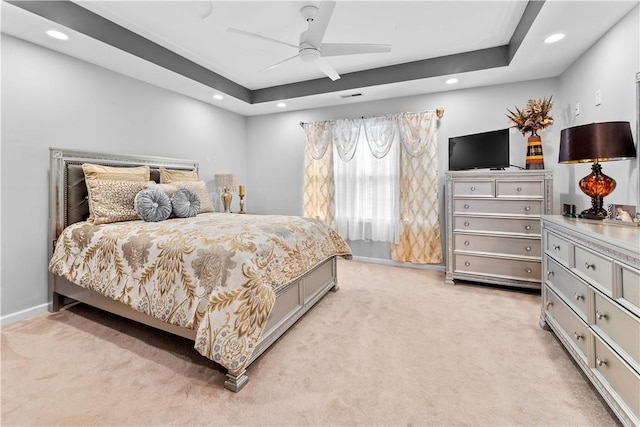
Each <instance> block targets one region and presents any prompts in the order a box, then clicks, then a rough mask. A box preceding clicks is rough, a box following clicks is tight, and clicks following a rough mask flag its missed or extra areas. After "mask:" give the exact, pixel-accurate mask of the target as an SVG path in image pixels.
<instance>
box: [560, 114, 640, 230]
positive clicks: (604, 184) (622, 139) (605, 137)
mask: <svg viewBox="0 0 640 427" xmlns="http://www.w3.org/2000/svg"><path fill="white" fill-rule="evenodd" d="M633 157H636V148H635V146H634V144H633V137H632V136H631V126H630V124H629V122H603V123H591V124H588V125H582V126H575V127H570V128H567V129H563V130H562V132H560V154H559V156H558V162H559V163H587V162H593V165H592V166H591V173H590V174H589V175H587V176H585V177H584V178H582V179H581V180H580V182H579V185H580V189H581V190H582V192H583V193H584V194H586V195H587V196H589V197H591V208H590V209H586V210H584V211H582V213H581V214H580V217H581V218H587V219H599V220H602V219H604V218H605V217H606V216H607V211H606V210H605V209H604V208H603V207H602V205H603V199H604V197H606V196H608V195H609V194H611V193H612V192H613V190H614V189H615V188H616V181H615V180H614V179H613V178H611V177H609V176H607V175H605V174H603V173H602V166H601V165H600V163H602V162H609V161H611V160H626V159H630V158H633Z"/></svg>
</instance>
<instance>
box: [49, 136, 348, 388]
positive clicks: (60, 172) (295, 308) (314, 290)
mask: <svg viewBox="0 0 640 427" xmlns="http://www.w3.org/2000/svg"><path fill="white" fill-rule="evenodd" d="M83 163H94V164H102V165H108V166H140V165H147V166H149V167H150V168H151V179H152V180H154V181H156V182H157V181H159V176H160V175H159V169H160V167H161V166H164V167H166V168H169V169H182V170H196V171H197V170H198V163H197V162H195V161H192V160H183V159H172V158H164V157H152V156H132V155H114V154H104V153H95V152H88V151H77V150H66V149H59V148H51V149H50V193H49V205H50V211H49V236H50V241H49V252H48V253H49V259H51V257H52V256H53V249H54V248H55V242H56V239H57V238H58V236H59V235H60V233H61V232H62V230H64V228H65V227H67V226H68V225H70V224H73V223H74V222H78V221H82V220H84V219H86V217H88V213H89V206H88V199H87V189H86V185H85V182H84V173H83V172H82V167H81V165H82V164H83ZM329 290H332V291H337V290H338V282H337V276H336V257H335V256H334V257H331V258H330V259H328V260H326V261H325V262H324V263H322V264H320V265H319V266H317V267H315V268H314V269H312V270H310V271H309V272H307V273H306V274H305V275H304V276H302V277H301V278H299V279H297V280H295V281H293V282H291V283H289V284H287V285H285V286H282V287H280V288H279V289H278V290H277V291H276V302H275V306H274V307H273V310H272V312H271V315H270V317H269V319H268V321H267V325H266V327H265V330H264V333H263V334H262V336H261V338H260V340H259V341H258V344H257V346H256V349H255V351H254V352H253V354H252V355H251V358H250V359H249V363H248V364H247V367H248V366H250V364H251V363H252V362H253V361H254V360H256V359H257V358H258V357H259V356H260V355H261V354H262V353H264V352H265V351H266V350H267V349H268V348H269V346H271V345H272V344H273V343H274V342H275V341H276V340H277V339H278V338H279V337H280V336H282V335H283V334H284V333H285V332H286V331H287V330H288V329H289V328H290V327H291V326H292V325H293V324H294V323H295V322H296V321H297V320H298V319H299V318H300V317H302V316H303V315H304V314H305V313H306V312H307V311H308V310H309V309H310V308H311V307H312V306H313V305H314V304H316V303H317V302H318V301H319V300H320V298H322V297H323V296H324V295H325V294H326V293H327V292H328V291H329ZM70 300H71V301H70ZM75 302H82V303H85V304H88V305H90V306H93V307H97V308H100V309H102V310H105V311H107V312H110V313H114V314H117V315H120V316H123V317H126V318H128V319H131V320H134V321H136V322H139V323H143V324H146V325H148V326H152V327H154V328H157V329H160V330H163V331H165V332H169V333H172V334H175V335H179V336H181V337H184V338H187V339H190V340H192V341H195V337H196V331H195V330H194V329H188V328H184V327H179V326H175V325H171V324H168V323H164V322H163V321H161V320H158V319H155V318H153V317H150V316H148V315H146V314H143V313H141V312H139V311H136V310H134V309H132V308H130V307H128V306H126V305H124V304H122V303H120V302H117V301H114V300H111V299H109V298H107V297H105V296H103V295H101V294H99V293H97V292H95V291H93V290H90V289H85V288H82V287H80V286H78V285H75V284H74V283H71V282H70V281H68V280H66V279H64V278H62V277H59V276H56V275H54V274H52V273H49V311H51V312H55V311H59V310H60V309H61V308H63V307H64V306H65V305H68V304H72V303H75ZM194 351H195V350H194ZM203 357H204V356H203ZM248 380H249V377H248V375H247V372H246V369H245V370H243V371H242V372H240V373H237V374H232V373H231V372H227V380H226V381H225V383H224V386H225V388H227V389H229V390H231V391H234V392H238V391H240V390H241V389H242V388H243V387H244V386H245V385H246V383H247V381H248Z"/></svg>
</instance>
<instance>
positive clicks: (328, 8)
mask: <svg viewBox="0 0 640 427" xmlns="http://www.w3.org/2000/svg"><path fill="white" fill-rule="evenodd" d="M335 5H336V4H335V1H328V0H324V1H321V2H320V5H319V6H318V7H316V6H313V5H307V6H304V7H303V8H302V9H300V14H301V15H302V16H303V17H304V19H305V20H306V21H307V23H308V25H309V27H308V29H307V31H304V32H303V33H302V34H300V43H299V44H298V45H297V46H296V45H294V44H292V43H287V42H284V41H281V40H276V39H272V38H270V37H265V36H262V35H260V34H255V33H250V32H248V31H244V30H240V29H237V28H231V27H229V28H228V29H227V30H228V31H229V32H232V33H238V34H244V35H246V36H250V37H255V38H258V39H262V40H266V41H270V42H274V43H279V44H283V45H286V46H290V47H293V48H295V49H298V54H297V55H294V56H292V57H290V58H287V59H285V60H283V61H280V62H277V63H275V64H273V65H271V66H269V67H267V68H265V69H264V70H263V71H267V70H271V69H273V68H275V67H277V66H279V65H282V64H284V63H285V62H289V61H292V60H295V59H296V58H300V60H301V61H303V62H310V63H314V64H316V65H317V67H318V68H319V69H320V70H321V71H322V72H323V73H324V74H326V75H327V77H329V78H330V79H331V80H338V79H339V78H340V75H339V74H338V73H337V71H336V70H335V69H334V68H333V66H332V65H331V64H330V63H329V61H327V60H326V57H328V56H339V55H355V54H362V53H382V52H390V51H391V45H388V44H362V43H322V39H323V38H324V34H325V32H326V31H327V26H328V25H329V20H330V19H331V15H332V14H333V8H334V7H335Z"/></svg>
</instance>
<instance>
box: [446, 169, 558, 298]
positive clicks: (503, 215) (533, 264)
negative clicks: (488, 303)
mask: <svg viewBox="0 0 640 427" xmlns="http://www.w3.org/2000/svg"><path fill="white" fill-rule="evenodd" d="M551 191H552V173H551V172H550V171H545V170H535V171H534V170H520V171H490V170H485V171H476V170H474V171H456V172H447V173H446V174H445V204H446V207H445V210H446V244H447V252H446V254H447V255H446V258H445V262H446V268H445V282H446V283H448V284H453V283H454V279H459V280H469V281H473V282H483V283H489V284H494V285H504V286H515V287H522V288H533V289H540V288H541V283H542V280H541V274H542V267H541V261H542V258H541V256H542V250H541V247H542V246H541V243H540V242H541V237H540V236H541V234H540V216H541V215H544V214H549V213H551Z"/></svg>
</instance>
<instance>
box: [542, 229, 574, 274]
mask: <svg viewBox="0 0 640 427" xmlns="http://www.w3.org/2000/svg"><path fill="white" fill-rule="evenodd" d="M545 235H546V239H545V241H546V247H545V251H546V252H547V253H549V254H551V256H552V257H553V258H555V259H556V260H557V261H559V262H560V263H561V264H564V265H566V266H569V265H570V264H569V254H570V246H569V242H568V241H567V240H566V239H563V238H562V237H560V236H557V235H555V234H553V233H549V232H548V231H547V232H546V233H545Z"/></svg>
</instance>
